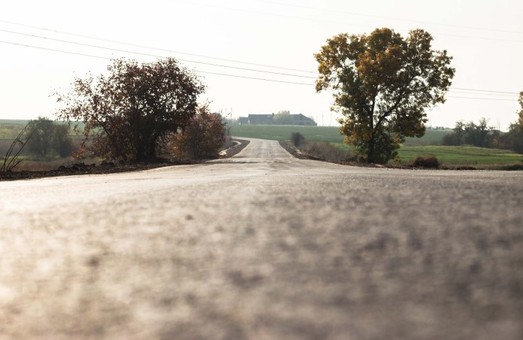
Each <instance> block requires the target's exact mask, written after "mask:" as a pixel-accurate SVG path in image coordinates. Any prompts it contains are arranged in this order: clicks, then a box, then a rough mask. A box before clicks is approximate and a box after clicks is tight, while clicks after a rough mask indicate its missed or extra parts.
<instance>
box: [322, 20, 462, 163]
mask: <svg viewBox="0 0 523 340" xmlns="http://www.w3.org/2000/svg"><path fill="white" fill-rule="evenodd" d="M432 40H433V39H432V36H431V35H430V34H429V33H427V32H425V31H424V30H421V29H417V30H413V31H411V32H410V33H409V35H408V36H407V37H405V38H403V37H402V36H401V35H400V34H398V33H396V32H394V31H393V30H391V29H388V28H381V29H376V30H374V31H373V32H372V33H371V34H369V35H365V34H362V35H348V34H339V35H337V36H334V37H333V38H331V39H328V40H327V44H326V45H325V46H323V47H322V48H321V51H320V52H319V53H317V54H315V55H314V56H315V58H316V60H317V61H318V63H319V67H318V71H319V77H318V79H317V81H316V90H317V91H318V92H320V91H322V90H327V89H332V90H333V92H334V100H335V105H334V106H333V109H334V110H336V111H339V112H340V113H341V114H342V115H343V118H342V119H340V123H341V124H342V127H341V130H342V132H343V134H345V136H346V138H345V139H346V142H347V143H349V144H353V145H355V146H356V148H357V151H358V153H359V155H360V158H361V159H362V160H364V161H366V162H369V163H386V162H387V161H388V160H389V159H391V158H393V157H394V156H395V155H396V151H395V150H396V149H397V148H399V145H400V143H402V142H403V141H404V140H405V137H421V136H422V135H423V134H424V133H425V123H426V122H427V118H426V112H425V111H426V109H427V108H429V107H431V106H433V105H435V104H437V103H442V102H444V100H445V99H444V94H445V92H446V91H447V90H448V88H449V87H450V85H451V80H452V77H453V76H454V71H455V70H454V69H453V68H452V67H450V61H451V59H452V58H451V57H449V56H448V55H447V52H446V51H436V50H433V49H432V46H431V43H432Z"/></svg>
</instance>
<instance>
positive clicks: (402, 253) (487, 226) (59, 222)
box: [0, 140, 523, 339]
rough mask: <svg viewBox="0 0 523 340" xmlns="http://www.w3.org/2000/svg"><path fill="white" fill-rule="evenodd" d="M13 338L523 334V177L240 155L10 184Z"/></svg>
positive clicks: (4, 287) (5, 194)
mask: <svg viewBox="0 0 523 340" xmlns="http://www.w3.org/2000/svg"><path fill="white" fill-rule="evenodd" d="M0 191H1V193H2V195H1V197H0V213H1V214H0V216H1V217H0V339H22V338H24V339H26V338H28V339H31V338H42V339H70V338H78V339H86V338H90V339H104V338H105V339H146V338H147V339H385V338H386V339H493V338H496V339H521V338H522V337H523V327H522V325H523V209H522V207H523V173H522V172H488V171H414V170H393V169H380V168H359V167H348V166H340V165H334V164H327V163H321V162H316V161H307V160H298V159H295V158H292V157H291V156H290V155H289V154H288V153H286V152H285V151H284V150H283V149H282V148H281V147H280V146H279V145H278V144H277V143H276V142H272V141H262V140H252V141H251V143H250V144H249V146H248V147H247V148H245V149H244V150H243V151H242V152H241V153H240V154H238V155H237V156H235V157H233V158H230V159H222V160H217V161H212V162H208V163H205V164H200V165H189V166H175V167H166V168H160V169H154V170H148V171H142V172H134V173H120V174H111V175H86V176H71V177H57V178H46V179H38V180H24V181H16V182H0Z"/></svg>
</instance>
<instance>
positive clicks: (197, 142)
mask: <svg viewBox="0 0 523 340" xmlns="http://www.w3.org/2000/svg"><path fill="white" fill-rule="evenodd" d="M225 138H226V128H225V123H224V122H223V119H222V117H221V115H219V114H217V113H210V112H209V110H208V108H207V107H202V108H200V109H198V114H196V115H195V116H194V117H192V118H191V120H190V121H189V123H188V124H187V126H186V127H185V128H184V129H183V130H182V131H181V132H178V133H176V134H175V135H174V136H173V137H172V141H171V145H172V150H173V151H174V154H175V155H176V157H178V158H181V159H191V160H192V159H213V158H218V156H219V153H220V150H221V148H222V147H223V145H224V143H225Z"/></svg>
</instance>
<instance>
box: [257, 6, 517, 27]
mask: <svg viewBox="0 0 523 340" xmlns="http://www.w3.org/2000/svg"><path fill="white" fill-rule="evenodd" d="M254 1H257V2H261V3H267V4H274V5H278V6H285V7H295V8H304V9H310V10H314V11H320V10H322V11H328V12H331V13H336V14H348V15H352V16H361V17H368V18H377V19H387V20H396V21H405V22H413V23H418V24H428V25H435V26H443V27H454V28H461V29H468V30H477V31H485V32H499V33H510V34H523V32H517V31H509V30H499V29H491V28H482V27H471V26H462V25H453V24H443V23H438V22H430V21H421V20H412V19H403V18H392V17H387V16H380V15H374V14H366V13H355V12H349V11H344V10H342V11H340V10H336V9H325V8H319V7H311V6H306V5H301V4H300V5H297V4H289V3H281V2H276V1H269V0H254Z"/></svg>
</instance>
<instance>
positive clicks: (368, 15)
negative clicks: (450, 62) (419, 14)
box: [185, 0, 523, 43]
mask: <svg viewBox="0 0 523 340" xmlns="http://www.w3.org/2000/svg"><path fill="white" fill-rule="evenodd" d="M258 1H259V2H265V3H273V4H278V5H281V6H290V7H298V8H308V9H311V10H316V11H318V10H324V9H321V8H317V7H316V8H315V7H309V6H304V5H291V4H280V3H275V2H267V1H261V0H258ZM185 2H187V3H190V4H191V5H192V4H194V3H193V2H192V1H191V2H188V1H185ZM199 5H200V6H205V7H211V8H218V9H225V10H228V11H235V12H244V13H250V14H259V15H265V16H278V17H284V18H294V19H300V20H307V21H316V22H327V23H331V24H334V23H335V24H346V22H344V21H337V20H327V19H317V18H308V17H302V16H297V15H288V14H281V13H268V12H261V11H256V10H251V9H245V8H237V7H236V8H235V7H226V6H219V5H215V4H210V3H201V2H200V4H199ZM335 12H336V13H338V14H339V13H342V14H348V15H353V16H363V17H370V18H378V19H388V20H396V21H405V22H414V23H418V24H428V25H438V26H447V27H455V28H462V29H469V30H480V31H486V32H502V33H505V34H506V33H510V34H523V33H522V32H515V31H503V30H496V29H486V28H473V27H466V26H460V25H450V24H440V23H431V22H424V21H418V20H407V19H397V18H390V17H386V16H378V15H371V14H362V13H352V12H347V11H335ZM440 34H441V35H446V36H452V37H457V38H462V39H481V40H490V41H505V42H512V43H523V40H515V39H500V38H493V37H485V36H466V35H456V34H448V33H440Z"/></svg>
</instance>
